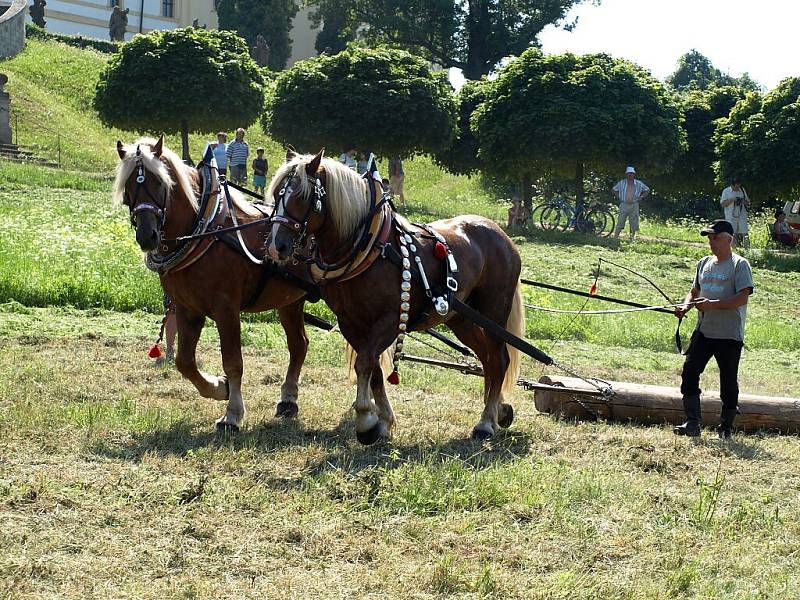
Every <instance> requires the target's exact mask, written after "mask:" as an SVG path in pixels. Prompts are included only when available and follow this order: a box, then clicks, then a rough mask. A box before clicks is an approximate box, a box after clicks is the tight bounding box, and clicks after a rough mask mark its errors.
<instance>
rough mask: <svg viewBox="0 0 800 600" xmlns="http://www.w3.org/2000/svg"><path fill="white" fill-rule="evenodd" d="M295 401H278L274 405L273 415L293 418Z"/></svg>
mask: <svg viewBox="0 0 800 600" xmlns="http://www.w3.org/2000/svg"><path fill="white" fill-rule="evenodd" d="M297 411H298V410H297V403H296V402H278V406H276V407H275V416H276V417H278V418H280V419H294V418H295V417H296V416H297Z"/></svg>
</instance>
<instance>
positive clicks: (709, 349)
mask: <svg viewBox="0 0 800 600" xmlns="http://www.w3.org/2000/svg"><path fill="white" fill-rule="evenodd" d="M743 345H744V344H743V343H742V342H740V341H739V340H718V339H712V338H707V337H706V336H704V335H703V334H702V333H700V332H699V331H695V332H694V334H693V335H692V343H691V344H690V345H689V351H688V352H687V353H686V360H685V361H684V363H683V372H682V373H681V394H683V395H684V396H685V397H686V396H699V395H700V393H701V392H702V390H701V389H700V374H701V373H702V372H703V371H704V370H705V368H706V365H707V364H708V361H709V360H711V357H712V356H713V357H714V358H715V359H716V361H717V366H718V367H719V395H720V397H721V399H722V407H723V408H736V405H737V403H738V402H739V380H738V375H739V358H740V357H741V356H742V346H743Z"/></svg>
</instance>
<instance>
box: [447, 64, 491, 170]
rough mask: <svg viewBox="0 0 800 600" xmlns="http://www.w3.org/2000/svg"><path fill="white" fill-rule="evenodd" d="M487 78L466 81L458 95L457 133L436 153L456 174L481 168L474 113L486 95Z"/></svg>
mask: <svg viewBox="0 0 800 600" xmlns="http://www.w3.org/2000/svg"><path fill="white" fill-rule="evenodd" d="M486 84H487V81H486V79H480V80H477V81H469V80H468V81H466V82H465V83H464V85H463V86H461V89H460V90H459V91H458V94H457V95H456V102H457V104H458V122H457V134H456V137H455V138H454V139H453V142H452V144H450V145H449V146H448V147H447V148H445V149H444V150H441V151H439V152H437V153H436V155H435V156H434V159H435V160H436V162H437V163H438V164H439V165H440V166H441V167H444V168H445V169H447V170H448V171H450V172H451V173H454V174H455V175H471V174H473V173H475V172H476V171H480V170H481V166H482V165H481V161H480V159H479V158H478V140H477V139H476V138H475V134H474V133H473V132H472V129H471V127H470V122H471V120H472V114H473V113H474V112H475V109H476V108H477V107H478V105H479V104H480V103H481V102H483V100H484V98H485V97H486V91H485V88H486Z"/></svg>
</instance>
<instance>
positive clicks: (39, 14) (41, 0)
mask: <svg viewBox="0 0 800 600" xmlns="http://www.w3.org/2000/svg"><path fill="white" fill-rule="evenodd" d="M45 6H47V0H33V4H31V6H30V8H29V9H28V12H30V13H31V21H33V24H34V25H38V26H39V27H42V28H44V26H45V25H47V21H45V20H44V7H45Z"/></svg>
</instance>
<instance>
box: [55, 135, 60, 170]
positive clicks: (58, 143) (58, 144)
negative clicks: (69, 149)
mask: <svg viewBox="0 0 800 600" xmlns="http://www.w3.org/2000/svg"><path fill="white" fill-rule="evenodd" d="M56 148H58V167H59V168H61V134H60V133H59V134H58V138H56Z"/></svg>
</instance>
